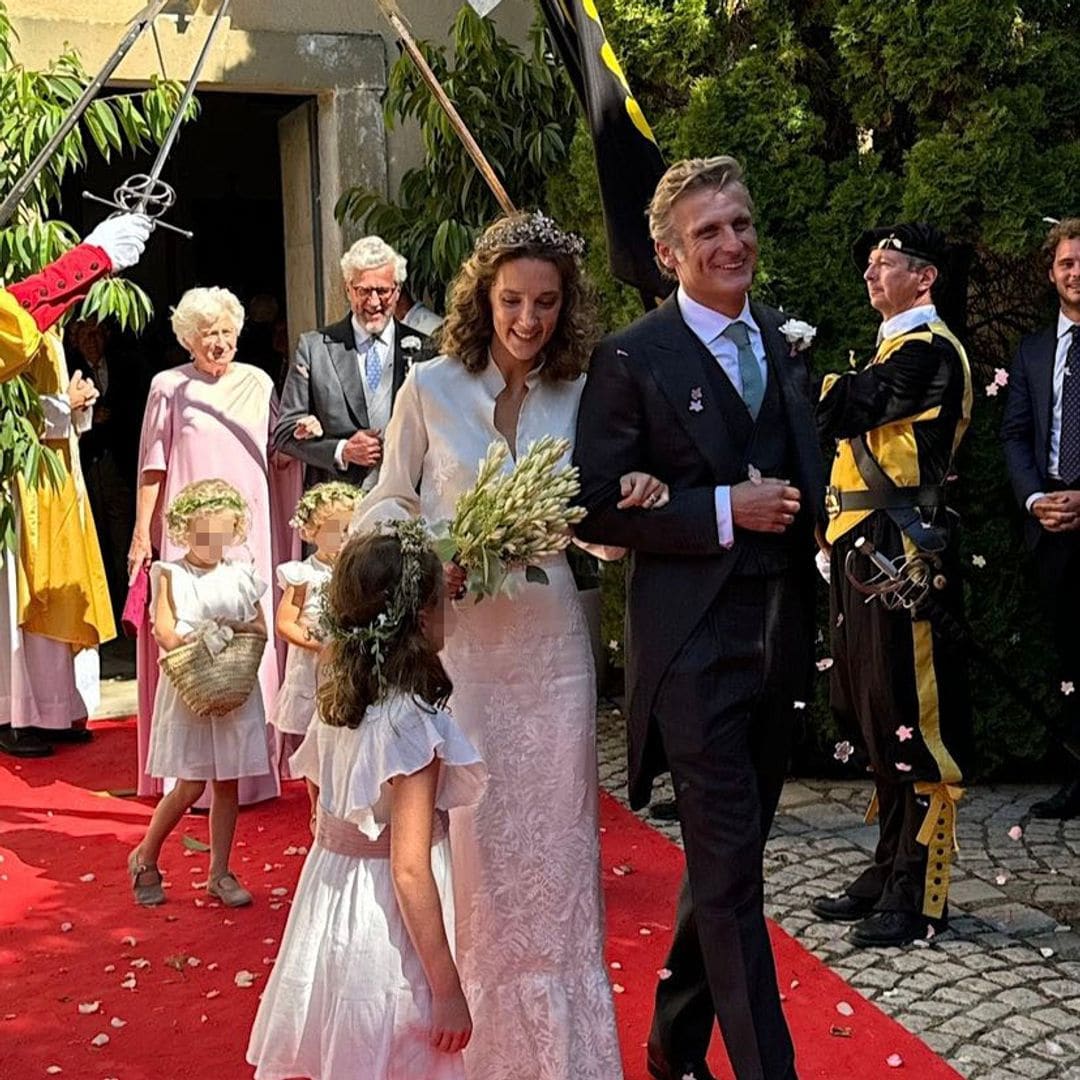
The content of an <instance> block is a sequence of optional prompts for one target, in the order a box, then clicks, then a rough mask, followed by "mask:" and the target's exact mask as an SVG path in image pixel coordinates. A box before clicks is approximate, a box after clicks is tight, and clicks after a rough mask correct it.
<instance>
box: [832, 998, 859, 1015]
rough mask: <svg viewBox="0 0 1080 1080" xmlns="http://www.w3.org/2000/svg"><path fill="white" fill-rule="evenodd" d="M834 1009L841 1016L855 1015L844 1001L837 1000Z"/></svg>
mask: <svg viewBox="0 0 1080 1080" xmlns="http://www.w3.org/2000/svg"><path fill="white" fill-rule="evenodd" d="M836 1011H837V1012H838V1013H839V1014H840V1015H841V1016H854V1015H855V1010H854V1009H853V1008H852V1007H851V1006H850V1005H849V1004H848V1003H847V1002H846V1001H838V1002H837V1003H836Z"/></svg>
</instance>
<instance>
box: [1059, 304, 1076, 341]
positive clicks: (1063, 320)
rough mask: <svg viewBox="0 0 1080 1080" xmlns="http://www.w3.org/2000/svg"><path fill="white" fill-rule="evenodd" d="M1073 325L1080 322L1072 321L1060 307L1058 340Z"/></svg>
mask: <svg viewBox="0 0 1080 1080" xmlns="http://www.w3.org/2000/svg"><path fill="white" fill-rule="evenodd" d="M1074 326H1080V322H1073V321H1072V319H1070V318H1069V316H1068V315H1066V314H1065V312H1064V311H1062V310H1061V309H1060V308H1059V309H1058V325H1057V336H1058V341H1060V340H1061V339H1062V338H1063V337H1064V336H1065V335H1066V334H1067V333H1069V331H1070V330H1072V328H1073V327H1074Z"/></svg>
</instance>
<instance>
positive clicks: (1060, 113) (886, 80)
mask: <svg viewBox="0 0 1080 1080" xmlns="http://www.w3.org/2000/svg"><path fill="white" fill-rule="evenodd" d="M597 7H598V9H599V11H600V14H601V16H602V18H603V20H604V25H605V28H606V30H607V33H608V37H609V39H610V40H611V43H612V46H613V47H614V49H615V51H616V53H617V54H618V56H619V58H620V60H621V61H622V65H623V68H624V70H625V72H626V75H627V78H628V79H629V81H630V84H631V86H632V87H633V89H634V92H635V96H636V97H637V99H638V101H639V102H640V103H641V106H642V108H643V109H644V111H645V114H646V116H647V117H648V119H649V121H650V123H651V125H652V127H653V130H654V131H655V132H656V135H657V138H658V140H659V142H660V144H661V147H662V148H663V150H664V153H665V155H666V156H667V157H668V159H669V160H675V159H676V158H679V157H684V156H704V155H710V154H720V153H727V154H733V155H734V156H736V157H738V158H739V159H740V160H741V161H742V163H743V165H744V166H745V168H746V171H747V176H748V182H749V185H750V189H751V191H752V192H753V196H754V202H755V207H756V220H757V226H758V236H759V241H760V246H761V255H760V260H759V269H758V275H757V281H756V284H755V287H754V291H755V295H756V296H758V297H759V298H760V299H762V300H765V301H768V302H771V303H773V304H776V305H778V306H783V307H784V308H785V309H786V310H789V311H791V312H794V313H797V314H798V315H799V317H801V318H804V319H807V320H809V321H810V322H811V323H813V324H814V325H816V326H817V327H818V336H817V339H816V341H815V349H814V363H815V366H816V367H817V368H818V370H819V371H820V372H824V371H840V370H845V369H846V368H847V364H848V355H849V351H850V350H854V351H855V354H856V356H857V358H858V359H859V360H866V359H868V358H869V350H870V349H871V348H872V346H873V343H874V340H875V332H876V330H877V326H878V318H877V316H876V315H875V314H874V312H873V311H872V310H871V308H870V306H869V304H868V303H867V299H866V292H865V288H864V286H863V283H862V281H861V278H860V275H859V273H858V271H857V270H856V268H855V267H854V266H853V265H852V264H851V261H850V257H849V254H848V251H849V246H850V244H851V242H852V241H853V240H854V239H855V237H856V236H857V235H858V233H859V232H860V231H861V230H862V229H863V228H865V227H867V226H871V225H878V224H882V223H888V222H891V221H896V220H901V219H903V218H925V219H928V220H930V221H933V222H934V223H936V224H937V225H939V226H940V227H941V228H943V229H944V230H945V231H946V232H947V233H948V234H949V235H950V236H951V237H952V238H954V239H957V240H965V241H967V242H969V243H971V244H972V245H973V247H974V250H975V259H974V264H973V267H972V273H971V282H970V289H969V297H968V300H969V303H968V327H967V331H966V342H967V344H968V352H969V355H970V357H971V360H972V363H973V366H974V368H975V371H976V385H975V391H976V402H975V410H974V417H973V423H972V427H971V430H970V431H969V433H968V436H967V439H966V442H965V445H964V446H963V447H962V449H961V454H960V458H959V460H958V462H957V467H956V472H957V480H956V482H955V483H954V484H953V485H952V489H953V491H952V495H951V499H952V501H953V502H954V503H955V504H956V506H957V508H958V509H959V510H960V512H961V514H962V518H963V532H962V537H963V539H962V542H963V544H964V564H965V582H966V591H967V594H968V619H969V622H970V623H971V628H972V631H973V633H974V636H975V637H976V639H977V640H978V641H979V642H980V643H982V644H983V646H984V647H986V648H988V649H990V650H992V651H993V652H994V653H995V655H996V656H997V657H998V659H999V660H1000V662H1001V664H1002V665H1007V666H1008V667H1009V669H1010V670H1011V672H1012V674H1013V675H1014V676H1015V677H1016V678H1018V679H1019V681H1020V682H1021V684H1022V685H1024V686H1025V687H1026V688H1028V689H1029V690H1030V693H1031V696H1032V698H1033V699H1035V700H1038V701H1039V702H1040V703H1041V704H1042V705H1043V706H1044V707H1045V709H1046V710H1047V711H1048V712H1049V713H1050V714H1051V715H1053V714H1055V713H1056V712H1057V710H1058V704H1059V702H1060V701H1061V700H1062V697H1061V690H1060V683H1059V679H1060V676H1059V675H1057V674H1056V673H1055V671H1054V670H1053V667H1052V652H1051V651H1050V650H1049V649H1048V648H1047V635H1046V632H1045V630H1044V627H1043V624H1044V619H1043V616H1042V614H1041V612H1040V610H1039V607H1038V603H1037V599H1036V594H1035V590H1034V588H1033V586H1032V583H1031V581H1030V580H1028V577H1029V575H1028V574H1027V568H1028V567H1029V565H1030V558H1029V556H1028V555H1027V553H1026V552H1025V551H1024V549H1023V545H1022V541H1021V537H1020V529H1019V516H1020V514H1019V511H1018V509H1017V508H1016V505H1015V500H1014V499H1013V497H1012V494H1011V492H1010V491H1009V490H1008V485H1007V483H1006V478H1005V465H1004V461H1003V458H1002V455H1001V450H1000V447H999V444H998V440H997V428H998V425H999V423H1000V415H1001V407H1002V401H1003V399H1004V396H1005V391H1004V390H1002V392H1001V394H1000V395H997V394H988V393H986V392H985V390H986V387H988V386H989V385H990V384H991V383H992V381H993V378H994V371H995V369H997V368H1007V367H1008V365H1009V359H1010V357H1011V355H1012V352H1013V350H1014V349H1015V346H1016V342H1017V339H1018V337H1019V335H1020V334H1022V333H1025V332H1027V331H1030V330H1032V329H1034V328H1037V327H1038V326H1040V325H1043V324H1045V323H1046V322H1048V321H1049V320H1050V318H1051V317H1052V314H1053V310H1054V305H1053V297H1052V295H1051V294H1049V293H1048V292H1047V288H1046V284H1045V280H1046V279H1045V274H1044V272H1043V270H1042V268H1041V266H1040V264H1039V261H1038V258H1037V255H1036V252H1037V249H1038V246H1039V243H1040V241H1041V239H1042V237H1043V236H1044V235H1045V231H1046V228H1047V226H1046V224H1045V223H1044V222H1043V221H1042V218H1043V216H1044V215H1049V216H1052V217H1065V216H1067V215H1070V214H1077V213H1080V186H1078V185H1077V184H1076V179H1075V178H1076V176H1077V175H1080V82H1078V81H1077V79H1076V77H1075V57H1076V55H1077V52H1078V51H1080V23H1078V22H1077V19H1076V10H1075V5H1070V4H1056V3H1035V4H1016V3H1015V2H1012V0H940V2H938V0H935V2H934V3H919V2H915V0H902V2H900V3H894V4H881V3H877V2H875V0H815V2H813V3H794V2H792V0H724V2H720V0H597ZM591 155H592V148H591V145H590V143H589V139H588V135H587V132H586V130H585V126H584V124H583V122H582V121H580V120H579V123H578V131H577V134H576V135H575V137H574V139H573V141H572V144H571V155H570V161H569V165H568V167H567V168H566V169H564V170H561V171H560V172H558V173H556V174H553V175H552V177H551V180H550V181H549V185H548V194H549V197H548V200H547V209H548V210H549V211H550V212H551V213H552V214H553V215H554V216H555V217H556V218H557V219H558V220H559V221H560V223H561V224H562V225H563V226H564V227H569V228H573V229H574V230H576V231H578V232H580V233H581V234H582V235H584V236H585V237H586V238H587V239H588V240H589V241H590V252H589V256H588V266H589V269H590V271H591V272H592V274H593V276H594V278H596V279H597V281H598V286H599V290H598V291H599V293H600V297H601V300H602V303H603V318H604V322H605V324H606V326H607V327H608V328H614V327H616V326H619V325H623V324H625V322H626V321H628V319H630V318H633V317H635V316H636V315H637V314H640V306H639V305H638V304H637V302H636V297H634V295H633V294H632V293H631V292H630V291H629V290H627V289H625V288H624V287H623V286H620V285H619V284H617V283H616V282H614V281H613V280H612V279H611V277H610V275H609V274H608V271H607V265H606V256H605V252H604V229H603V222H602V218H601V213H600V203H599V196H598V190H597V184H596V179H595V170H594V168H593V165H592V160H591ZM825 450H826V453H829V452H830V451H829V448H825ZM604 579H605V580H604V588H605V591H606V593H607V594H608V595H607V602H606V604H605V619H606V625H607V626H609V627H613V626H615V625H617V623H618V618H616V617H615V614H614V612H613V611H612V610H611V609H612V608H613V607H614V606H615V605H616V604H618V605H619V606H620V607H621V588H622V586H621V580H622V572H621V570H620V569H619V568H617V567H616V568H606V569H605V574H604ZM819 626H820V628H821V630H820V636H819V643H818V658H819V660H820V661H821V663H822V667H823V669H824V670H823V672H822V674H821V676H820V677H819V680H818V685H819V690H818V694H817V697H816V700H815V701H813V702H811V703H810V704H809V707H808V709H807V710H806V715H807V722H806V723H805V724H802V725H800V727H801V729H802V734H801V740H802V741H801V744H800V746H799V747H798V758H797V761H796V765H797V767H798V768H800V769H802V770H807V771H823V770H835V769H838V768H839V767H840V766H839V765H838V763H837V762H835V761H834V760H833V746H834V743H835V742H836V740H837V739H839V738H850V739H852V741H853V742H854V741H857V740H856V739H855V738H853V736H854V733H852V732H843V733H841V732H838V731H837V730H836V728H835V722H834V720H833V718H832V716H831V714H830V712H829V709H828V701H827V691H826V684H827V681H828V676H827V667H826V661H827V660H828V628H827V615H826V613H825V609H824V605H822V610H821V618H820V621H819ZM608 633H609V631H608V630H605V638H607V636H608ZM972 689H973V694H974V699H975V717H976V731H975V744H976V748H977V755H978V767H979V771H980V772H981V773H982V775H984V776H993V775H1008V776H1010V777H1018V776H1020V775H1022V774H1023V773H1024V772H1025V770H1026V771H1028V772H1030V771H1032V770H1035V769H1038V768H1045V765H1046V762H1047V751H1048V747H1050V746H1051V745H1053V739H1052V737H1051V738H1048V736H1047V732H1046V731H1045V730H1044V728H1043V726H1042V725H1041V724H1039V723H1038V722H1037V721H1036V720H1035V719H1034V718H1033V717H1032V715H1031V714H1030V713H1028V712H1026V711H1025V710H1024V708H1023V706H1022V705H1020V704H1018V703H1017V702H1015V701H1014V700H1012V699H1011V698H1010V697H1008V696H1007V695H1006V694H1004V693H1003V692H1002V691H1001V690H1000V688H999V687H998V686H997V685H996V684H995V683H994V682H993V681H992V679H991V678H990V677H989V676H988V675H987V674H986V673H985V672H982V671H980V670H979V669H978V668H973V669H972ZM857 760H858V759H853V762H856V761H857ZM862 764H863V763H862V762H859V763H858V765H855V764H852V765H850V766H848V768H847V771H848V772H851V770H852V769H855V768H861V767H862Z"/></svg>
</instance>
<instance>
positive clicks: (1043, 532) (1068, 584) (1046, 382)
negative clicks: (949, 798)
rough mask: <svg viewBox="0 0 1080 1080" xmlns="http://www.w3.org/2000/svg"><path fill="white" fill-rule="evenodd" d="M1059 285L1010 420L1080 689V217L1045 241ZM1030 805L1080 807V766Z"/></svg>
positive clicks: (1069, 710) (1073, 747) (1028, 529)
mask: <svg viewBox="0 0 1080 1080" xmlns="http://www.w3.org/2000/svg"><path fill="white" fill-rule="evenodd" d="M1043 253H1044V255H1045V257H1046V264H1047V272H1048V274H1049V277H1050V282H1051V284H1052V285H1053V286H1054V288H1055V289H1056V290H1057V294H1058V301H1059V311H1058V317H1057V322H1056V323H1054V324H1053V325H1052V326H1048V327H1046V328H1045V329H1044V330H1041V331H1039V332H1038V333H1036V334H1031V335H1029V336H1028V337H1025V338H1024V339H1023V340H1022V341H1021V342H1020V347H1019V348H1018V349H1017V352H1016V359H1015V360H1014V361H1013V365H1012V370H1011V371H1010V373H1009V397H1008V401H1007V403H1006V405H1005V416H1004V419H1003V420H1002V424H1001V440H1002V443H1003V445H1004V449H1005V463H1006V465H1007V466H1008V470H1009V479H1010V480H1011V481H1012V486H1013V491H1014V492H1015V493H1016V498H1017V501H1018V502H1019V503H1020V506H1021V508H1022V509H1023V510H1024V513H1025V515H1026V519H1025V523H1024V534H1025V538H1026V540H1027V542H1028V546H1029V547H1030V548H1031V550H1032V552H1033V553H1034V556H1035V569H1036V573H1037V575H1038V580H1039V587H1040V592H1041V593H1042V596H1043V601H1044V604H1045V606H1046V610H1047V613H1048V615H1049V617H1050V622H1051V626H1052V627H1053V631H1054V639H1055V643H1056V645H1057V652H1058V661H1059V664H1060V666H1061V682H1062V686H1063V690H1064V688H1065V687H1067V686H1069V685H1070V684H1071V685H1072V686H1073V687H1076V688H1077V689H1080V635H1078V634H1077V633H1076V612H1077V610H1078V605H1080V218H1066V219H1064V220H1063V221H1061V222H1059V223H1058V224H1056V225H1055V226H1054V227H1053V228H1052V229H1051V230H1050V233H1049V235H1048V236H1047V239H1046V243H1045V244H1044V245H1043ZM1062 707H1063V710H1064V717H1063V719H1064V722H1065V723H1064V728H1065V746H1066V748H1067V749H1068V750H1069V751H1070V752H1071V753H1072V754H1073V755H1074V756H1080V693H1078V692H1076V690H1074V691H1073V692H1072V693H1070V694H1065V693H1064V692H1063V694H1062ZM1072 769H1073V774H1074V778H1073V779H1072V780H1070V781H1068V782H1067V783H1066V784H1065V786H1064V787H1062V789H1061V790H1060V791H1059V792H1057V794H1055V795H1053V796H1052V797H1051V798H1050V799H1047V800H1046V801H1044V802H1040V803H1036V804H1035V805H1034V806H1033V807H1032V808H1031V813H1032V814H1033V815H1034V816H1035V817H1046V818H1072V817H1076V816H1077V815H1078V814H1080V779H1076V775H1077V774H1078V773H1080V768H1078V766H1077V764H1076V763H1075V762H1074V763H1073V766H1072Z"/></svg>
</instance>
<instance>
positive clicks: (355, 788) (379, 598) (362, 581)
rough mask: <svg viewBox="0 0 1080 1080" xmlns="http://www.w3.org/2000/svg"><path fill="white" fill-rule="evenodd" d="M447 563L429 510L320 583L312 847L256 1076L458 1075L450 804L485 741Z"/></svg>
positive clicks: (460, 1029) (363, 543) (420, 1078)
mask: <svg viewBox="0 0 1080 1080" xmlns="http://www.w3.org/2000/svg"><path fill="white" fill-rule="evenodd" d="M442 582H443V570H442V567H441V566H440V564H439V560H438V559H437V558H436V556H435V555H434V554H433V553H432V551H431V549H430V547H429V546H428V538H427V535H426V532H425V530H424V528H423V526H422V525H421V524H419V523H415V522H412V523H408V524H403V525H402V524H398V525H395V526H392V527H390V529H389V530H388V531H385V532H381V533H369V534H367V535H363V536H357V537H354V538H353V539H351V540H350V541H349V542H348V544H347V545H346V546H345V549H344V550H343V551H342V553H341V555H340V556H339V558H338V562H337V565H336V566H335V568H334V573H333V576H332V578H331V581H330V584H329V585H328V586H327V597H326V598H327V622H328V626H327V629H328V633H329V637H330V641H329V644H328V646H327V651H326V654H325V655H324V659H323V666H322V669H321V671H320V676H319V690H318V706H319V719H318V720H317V721H316V722H315V723H314V724H312V726H311V728H310V729H309V730H308V733H307V736H306V737H305V739H304V742H303V744H302V745H301V747H300V749H299V750H297V752H296V753H295V754H294V755H293V756H292V761H291V764H292V768H293V771H294V772H295V773H296V774H297V775H302V776H304V777H305V778H306V779H307V781H308V784H309V786H310V787H311V788H312V789H313V790H314V793H315V800H316V805H317V813H316V816H315V819H314V822H313V829H314V834H315V843H314V846H313V847H312V849H311V852H310V854H309V855H308V857H307V861H306V863H305V864H304V869H303V872H302V874H301V875H300V883H299V885H298V886H297V890H296V897H295V900H294V901H293V905H292V910H291V911H290V913H289V921H288V923H287V925H286V927H285V934H284V937H283V939H282V943H281V951H280V952H279V953H278V956H277V960H276V962H275V964H274V968H273V971H272V973H271V975H270V978H269V981H268V982H267V986H266V991H265V992H264V994H263V996H262V1001H261V1002H260V1004H259V1011H258V1014H257V1015H256V1017H255V1024H254V1027H253V1029H252V1032H251V1040H250V1043H249V1045H248V1052H247V1060H248V1061H249V1062H250V1063H251V1064H252V1065H254V1066H255V1076H256V1078H257V1080H286V1078H293V1077H310V1078H313V1080H346V1078H353V1077H357V1078H359V1077H363V1080H463V1078H464V1075H465V1074H464V1065H463V1062H462V1055H461V1051H462V1049H463V1048H464V1046H465V1044H466V1043H467V1042H468V1041H469V1037H470V1035H471V1031H472V1021H471V1018H470V1015H469V1009H468V1005H467V1004H466V1002H465V996H464V994H463V993H462V989H461V983H460V980H459V978H458V972H457V968H456V966H455V964H454V959H453V955H452V952H451V948H450V944H449V942H450V940H451V939H452V938H451V935H452V926H453V920H454V913H453V905H452V899H451V896H452V892H451V882H450V851H449V842H448V840H447V822H446V819H447V814H446V811H447V810H449V809H451V808H452V807H458V806H464V805H467V804H472V803H474V802H476V800H477V799H478V798H479V797H480V794H481V791H482V789H483V786H484V782H485V778H486V772H485V769H484V766H483V764H482V763H481V761H480V758H479V755H478V754H477V752H476V750H475V749H474V748H473V746H472V744H471V743H470V742H469V741H468V739H466V738H465V736H464V735H463V734H462V732H461V731H460V729H459V728H458V726H457V724H456V723H455V722H454V720H453V719H452V718H451V716H450V715H449V713H447V712H446V711H445V709H444V708H443V706H444V704H445V702H446V699H447V697H448V696H449V694H450V690H451V685H450V680H449V678H448V677H447V675H446V671H445V670H444V668H443V666H442V663H441V662H440V660H439V657H438V651H437V650H438V648H439V646H440V645H441V606H440V595H441V590H442Z"/></svg>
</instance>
